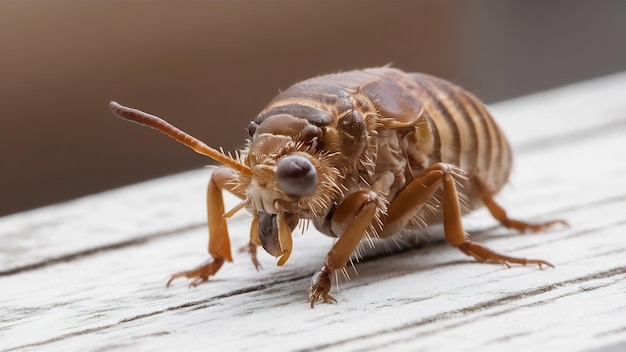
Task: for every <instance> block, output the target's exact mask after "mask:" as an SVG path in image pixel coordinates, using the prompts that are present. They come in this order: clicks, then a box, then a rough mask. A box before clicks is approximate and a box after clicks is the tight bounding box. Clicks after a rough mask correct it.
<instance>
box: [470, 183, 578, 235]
mask: <svg viewBox="0 0 626 352" xmlns="http://www.w3.org/2000/svg"><path fill="white" fill-rule="evenodd" d="M472 183H473V185H474V188H475V189H476V191H477V192H478V195H479V196H480V198H481V199H482V201H483V203H484V204H485V206H486V207H487V209H488V210H489V212H490V213H491V215H492V216H493V217H494V218H495V219H496V220H498V221H499V222H500V223H501V224H502V225H503V226H505V227H508V228H510V229H515V230H517V231H519V232H522V233H524V232H539V231H543V230H545V229H547V228H549V227H552V226H554V225H557V224H561V225H564V226H568V225H567V222H565V221H563V220H552V221H546V222H543V223H536V224H533V223H529V222H525V221H520V220H515V219H511V218H509V217H508V215H507V214H506V211H505V210H504V209H503V208H502V207H501V206H500V205H499V204H498V203H496V201H495V199H494V198H493V194H492V192H491V191H490V190H489V188H488V187H487V185H486V184H485V182H484V181H483V180H481V179H480V177H478V176H477V175H475V176H473V177H472Z"/></svg>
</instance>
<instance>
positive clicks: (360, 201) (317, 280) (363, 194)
mask: <svg viewBox="0 0 626 352" xmlns="http://www.w3.org/2000/svg"><path fill="white" fill-rule="evenodd" d="M378 201H379V199H378V196H377V195H376V193H374V192H372V191H368V190H361V191H358V192H355V193H353V194H351V195H350V196H349V197H347V198H346V199H344V201H343V202H341V204H339V206H338V207H337V209H336V210H335V213H334V214H333V218H332V225H331V228H332V229H333V231H334V232H335V233H338V234H341V235H340V236H339V240H338V241H337V242H336V243H335V245H334V246H333V248H331V250H330V251H329V252H328V255H327V256H326V260H325V261H324V266H323V267H322V268H321V269H320V270H318V271H317V272H316V273H315V275H313V278H311V295H310V300H311V308H313V306H314V304H315V302H317V301H319V300H321V301H322V302H328V301H334V300H335V299H334V298H333V297H332V296H331V295H330V294H328V292H329V291H330V287H331V281H330V275H331V273H332V272H333V271H334V270H336V269H341V268H344V267H345V266H346V263H347V262H348V260H350V256H351V255H352V253H353V252H354V250H355V249H356V247H357V246H358V244H359V242H360V241H361V239H363V236H365V233H366V231H367V230H368V228H369V227H370V225H371V224H372V220H373V219H374V217H375V215H376V211H377V208H378Z"/></svg>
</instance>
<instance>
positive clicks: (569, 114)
mask: <svg viewBox="0 0 626 352" xmlns="http://www.w3.org/2000/svg"><path fill="white" fill-rule="evenodd" d="M625 91H626V74H619V75H614V76H611V77H607V78H603V79H599V80H595V81H591V82H584V83H582V84H579V85H575V86H571V87H565V88H562V89H558V90H555V91H550V92H544V93H540V94H537V95H533V96H529V97H524V98H520V99H516V100H513V101H508V102H503V103H500V104H497V105H495V106H493V107H492V111H493V112H494V115H496V116H497V118H498V121H499V122H500V123H501V125H502V127H503V128H504V130H505V131H506V132H507V134H508V135H509V137H510V139H511V141H512V144H513V146H514V149H515V150H516V151H518V153H517V154H516V168H515V173H514V176H513V179H512V182H511V186H510V187H507V188H506V189H505V191H504V192H503V193H502V194H501V195H500V196H499V199H500V200H501V201H502V203H503V204H505V205H506V207H507V209H508V210H509V212H510V213H511V214H513V215H516V216H518V217H523V218H529V219H549V218H564V219H567V220H568V221H569V222H570V224H571V227H570V228H567V229H554V230H553V231H550V233H547V234H540V235H524V236H520V235H518V234H516V233H515V232H513V231H508V230H505V229H502V228H500V227H497V226H496V224H495V222H494V221H493V220H492V219H491V218H490V217H489V216H488V215H487V214H486V212H485V211H478V212H477V213H476V214H472V215H471V216H469V217H468V219H466V220H467V221H466V223H467V224H468V225H469V226H470V227H471V228H473V229H475V230H476V231H474V232H473V238H474V240H476V241H478V242H481V243H483V244H487V245H489V246H490V247H491V248H494V249H496V250H499V251H502V252H505V253H509V254H514V255H519V256H531V257H538V258H543V259H547V260H550V261H551V262H553V263H554V264H555V265H556V268H555V269H548V270H538V269H536V268H534V267H528V268H524V267H521V268H519V267H514V268H512V269H507V268H505V267H501V266H497V265H484V264H478V263H474V262H473V260H472V259H470V258H468V257H465V256H464V255H463V254H461V253H460V252H459V251H457V250H455V249H454V248H451V247H450V246H448V245H447V244H445V243H443V242H441V240H439V241H435V243H433V244H431V245H429V246H426V247H424V248H413V249H409V250H406V251H403V252H400V253H397V254H394V255H389V256H388V255H383V254H380V252H382V253H384V251H379V253H374V254H371V255H370V257H369V258H368V260H366V261H364V262H362V263H359V264H358V265H357V266H356V269H357V270H358V275H356V274H354V272H353V271H352V270H350V272H351V276H352V278H351V280H345V279H342V278H339V281H340V285H339V286H340V288H339V289H337V288H334V294H335V296H336V298H337V299H338V300H339V303H338V304H332V305H331V304H326V305H323V304H320V305H317V306H316V308H315V309H314V310H311V309H309V308H308V305H307V303H306V300H307V295H308V285H309V280H310V277H311V275H312V274H313V272H314V271H315V270H316V269H318V267H319V266H320V265H321V262H322V260H323V258H324V255H325V253H326V251H327V250H328V248H329V247H330V246H331V245H332V242H333V241H332V239H330V238H327V237H325V236H322V235H319V234H317V233H315V231H314V230H309V231H307V232H306V233H305V234H304V235H296V236H295V237H294V252H293V255H292V258H291V259H290V260H289V262H288V264H287V265H286V266H285V267H282V268H278V267H276V266H275V265H274V262H275V260H274V259H273V258H271V257H270V256H268V255H266V254H260V259H261V261H262V264H263V270H262V271H261V272H260V273H257V272H256V271H255V270H254V268H253V267H252V265H251V264H250V263H249V259H248V258H247V255H246V254H243V253H237V254H235V265H227V266H225V267H224V268H223V269H222V271H221V272H220V273H219V275H218V276H217V277H216V278H215V279H214V280H213V281H212V282H210V283H209V284H206V285H202V286H200V287H198V288H196V289H187V287H186V283H185V282H184V281H181V282H175V283H174V285H173V287H170V288H169V289H166V288H165V287H164V283H165V280H166V278H167V276H168V274H169V273H172V272H175V271H178V270H180V269H185V268H188V267H190V266H192V265H194V264H197V263H199V262H200V261H202V260H203V259H204V258H205V256H206V254H205V250H206V249H205V246H206V229H205V220H204V209H203V207H204V205H203V202H204V200H203V198H204V187H205V184H206V181H207V180H208V175H209V173H210V170H207V169H204V170H197V171H193V172H190V173H185V174H181V175H175V176H172V177H167V178H163V179H159V180H155V181H151V182H148V183H144V184H138V185H134V186H130V187H126V188H124V189H120V190H116V191H112V192H105V193H103V194H99V195H94V196H90V197H87V198H84V199H80V200H77V201H74V202H69V203H65V204H59V205H55V206H51V207H47V208H43V209H38V210H34V211H30V212H26V213H22V214H17V215H14V216H9V217H5V218H2V219H0V241H1V242H0V243H1V244H2V245H1V246H0V287H1V288H2V289H1V290H0V311H2V312H3V313H4V314H3V315H2V317H0V350H2V351H16V350H20V351H21V350H40V349H55V350H77V349H81V350H83V349H89V350H103V349H114V348H118V349H131V348H132V349H134V350H154V349H158V350H166V349H173V348H176V349H200V348H202V349H218V350H231V349H237V350H252V349H254V350H270V349H272V350H275V349H276V348H279V349H281V350H301V351H306V350H341V351H345V350H372V349H380V348H382V347H385V346H390V347H395V348H399V349H403V350H415V349H423V350H433V349H440V348H442V347H448V348H456V349H460V348H462V349H466V350H477V349H480V350H485V349H493V350H495V349H503V348H511V347H515V348H517V349H521V348H537V347H542V348H546V349H547V348H562V349H567V350H589V349H596V348H603V347H607V346H608V347H615V346H617V347H619V346H624V344H625V343H626V318H625V317H626V315H625V314H624V312H625V311H626V299H625V298H626V281H625V280H624V279H625V278H626V264H625V262H624V259H623V258H625V253H624V252H626V240H625V237H624V235H623V234H624V231H625V230H626V214H625V212H624V209H626V191H625V190H626V187H625V186H626V180H625V179H624V177H623V175H624V174H625V172H626V162H624V161H625V160H626V148H625V147H626V138H624V136H625V132H626V100H625V99H623V94H624V92H625ZM600 98H602V99H603V100H599V99H600ZM599 101H601V102H602V103H601V104H598V102H599ZM590 107H593V108H590ZM228 202H229V204H230V205H233V204H235V202H236V201H235V200H234V199H232V198H229V199H228ZM230 224H231V235H232V237H233V244H234V245H235V246H240V245H244V244H245V243H246V241H247V234H248V227H249V217H248V216H246V215H245V214H238V215H236V217H235V218H233V219H232V221H231V222H230ZM440 232H441V231H440V229H437V228H434V229H432V230H431V231H430V233H431V235H432V237H433V238H438V237H440V236H439V235H440Z"/></svg>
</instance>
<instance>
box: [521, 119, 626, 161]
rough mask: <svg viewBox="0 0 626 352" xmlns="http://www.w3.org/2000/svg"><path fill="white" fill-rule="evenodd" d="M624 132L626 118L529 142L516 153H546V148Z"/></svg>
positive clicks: (523, 144) (522, 144)
mask: <svg viewBox="0 0 626 352" xmlns="http://www.w3.org/2000/svg"><path fill="white" fill-rule="evenodd" d="M623 130H626V118H623V119H617V120H614V121H610V122H608V123H605V124H602V125H598V126H593V127H587V128H586V129H584V130H578V131H573V132H570V133H565V134H561V135H554V136H550V137H546V138H538V139H533V140H529V141H526V142H524V143H520V144H518V145H516V146H515V152H516V154H517V155H521V154H526V153H534V152H545V150H546V148H549V147H554V146H559V147H563V145H564V144H568V143H570V144H571V143H580V142H582V141H585V140H594V139H597V138H598V136H604V137H606V136H607V135H609V134H611V133H623Z"/></svg>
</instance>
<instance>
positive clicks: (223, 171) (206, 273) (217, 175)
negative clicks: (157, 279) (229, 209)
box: [167, 167, 242, 286]
mask: <svg viewBox="0 0 626 352" xmlns="http://www.w3.org/2000/svg"><path fill="white" fill-rule="evenodd" d="M236 179H237V173H236V172H235V170H233V169H231V168H229V167H221V168H218V169H217V170H215V172H213V175H211V180H210V181H209V186H208V188H207V217H208V220H209V254H210V255H211V258H209V259H208V260H207V261H205V262H204V263H202V264H200V265H199V266H197V267H196V268H194V269H191V270H185V271H181V272H178V273H176V274H174V275H172V276H171V277H170V279H169V280H168V281H167V286H169V285H170V283H172V281H173V280H174V279H177V278H179V277H183V276H184V277H186V278H188V279H192V281H191V282H190V283H189V286H197V285H198V284H200V283H202V282H204V281H207V280H208V279H209V277H210V276H213V275H215V273H217V271H218V270H219V269H220V268H221V267H222V265H223V264H224V262H225V261H228V262H232V261H233V258H232V255H231V251H230V238H229V236H228V226H227V225H226V219H225V218H224V199H223V197H222V189H226V190H228V191H230V192H232V193H234V194H235V195H237V196H239V197H242V194H240V193H239V192H238V191H237V190H235V189H234V184H235V182H234V181H235V180H236Z"/></svg>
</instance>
